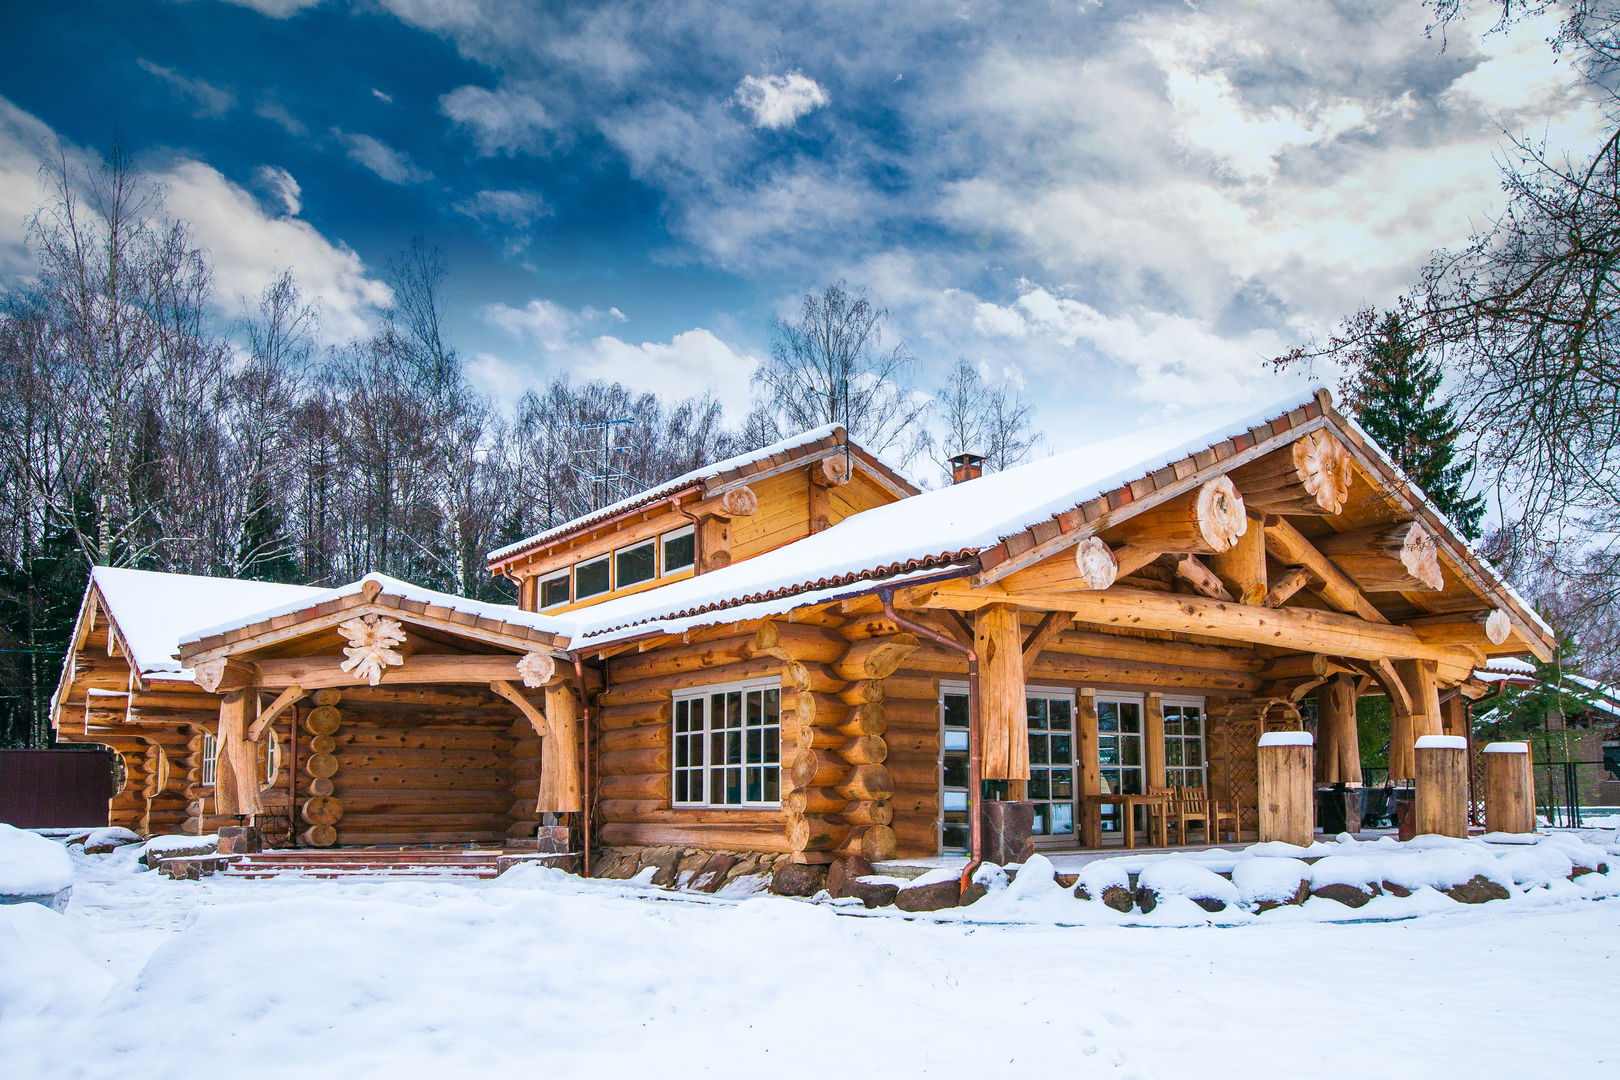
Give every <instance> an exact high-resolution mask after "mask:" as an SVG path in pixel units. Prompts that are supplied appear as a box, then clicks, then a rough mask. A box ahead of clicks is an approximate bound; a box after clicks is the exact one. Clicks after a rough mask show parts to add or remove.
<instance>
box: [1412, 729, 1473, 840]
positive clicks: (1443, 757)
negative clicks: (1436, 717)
mask: <svg viewBox="0 0 1620 1080" xmlns="http://www.w3.org/2000/svg"><path fill="white" fill-rule="evenodd" d="M1413 753H1414V755H1415V758H1416V761H1417V792H1416V794H1415V796H1414V799H1415V804H1414V806H1413V807H1412V813H1413V816H1414V818H1415V819H1416V828H1415V830H1414V831H1415V832H1416V834H1417V835H1419V836H1422V835H1423V834H1425V833H1431V834H1434V835H1436V836H1461V837H1466V836H1467V835H1468V740H1467V739H1465V738H1463V737H1462V736H1460V735H1423V736H1420V737H1419V738H1418V740H1417V745H1416V746H1415V747H1414V748H1413Z"/></svg>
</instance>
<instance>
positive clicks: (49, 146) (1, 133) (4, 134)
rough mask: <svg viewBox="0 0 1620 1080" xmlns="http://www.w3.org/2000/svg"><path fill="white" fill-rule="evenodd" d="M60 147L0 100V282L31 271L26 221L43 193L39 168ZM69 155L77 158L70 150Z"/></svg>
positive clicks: (46, 130)
mask: <svg viewBox="0 0 1620 1080" xmlns="http://www.w3.org/2000/svg"><path fill="white" fill-rule="evenodd" d="M59 145H60V144H59V143H58V141H57V138H56V133H55V132H53V131H52V130H51V129H50V128H49V127H48V126H46V125H45V124H43V123H41V122H40V121H39V120H38V119H37V118H35V117H34V116H32V115H31V114H29V113H26V112H24V111H23V110H21V109H19V108H17V107H16V106H15V105H13V104H12V103H11V102H10V101H8V100H6V99H5V98H4V97H0V283H3V282H4V281H5V280H7V279H10V278H14V277H21V276H27V275H30V274H32V273H33V271H34V259H33V256H31V255H30V254H29V253H28V248H27V246H26V240H27V234H26V222H27V219H28V217H29V215H30V214H32V213H33V212H34V209H35V208H36V207H37V206H39V204H40V200H41V198H42V196H43V193H44V192H43V188H42V186H41V178H40V172H39V169H40V165H42V164H43V163H44V162H46V161H48V160H50V159H51V158H53V157H55V156H56V154H57V152H58V148H59ZM69 154H70V157H72V158H77V157H78V156H79V155H78V154H77V153H76V152H75V151H73V150H72V149H71V148H69Z"/></svg>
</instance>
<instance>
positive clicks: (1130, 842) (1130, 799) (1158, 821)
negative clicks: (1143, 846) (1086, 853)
mask: <svg viewBox="0 0 1620 1080" xmlns="http://www.w3.org/2000/svg"><path fill="white" fill-rule="evenodd" d="M1080 798H1081V800H1082V801H1083V802H1084V803H1085V804H1086V812H1087V814H1088V815H1089V814H1091V813H1101V811H1102V808H1103V807H1104V806H1117V807H1119V808H1120V811H1121V813H1120V816H1121V817H1123V818H1124V819H1125V820H1124V822H1123V823H1122V826H1123V828H1124V831H1125V846H1126V847H1128V848H1134V847H1135V846H1136V808H1137V807H1138V806H1147V807H1158V808H1159V813H1158V814H1157V816H1155V815H1154V814H1153V813H1151V812H1150V813H1149V814H1148V827H1149V828H1150V829H1151V830H1152V834H1153V839H1154V840H1156V841H1158V846H1159V847H1169V846H1170V826H1169V821H1168V818H1169V815H1168V814H1167V813H1166V812H1165V808H1166V807H1167V806H1168V804H1169V802H1170V795H1169V793H1168V792H1161V793H1159V794H1157V795H1148V794H1140V795H1082V796H1081V797H1080ZM1100 839H1101V838H1100V835H1099V840H1100ZM1097 846H1098V847H1101V846H1102V844H1101V843H1098V845H1097Z"/></svg>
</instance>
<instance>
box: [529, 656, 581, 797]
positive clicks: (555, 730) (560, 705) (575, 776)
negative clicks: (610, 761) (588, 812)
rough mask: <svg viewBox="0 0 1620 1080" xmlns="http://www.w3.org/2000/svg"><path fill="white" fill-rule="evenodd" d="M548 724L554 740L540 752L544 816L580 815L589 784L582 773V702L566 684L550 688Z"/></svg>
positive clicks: (550, 686)
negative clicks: (580, 729) (586, 787)
mask: <svg viewBox="0 0 1620 1080" xmlns="http://www.w3.org/2000/svg"><path fill="white" fill-rule="evenodd" d="M546 721H547V722H548V723H549V724H550V726H551V732H552V734H553V736H555V737H554V738H552V739H549V740H547V742H546V744H545V745H544V746H543V747H542V748H541V751H540V795H539V798H538V801H537V802H536V804H535V808H536V809H537V810H539V811H540V812H541V813H552V814H577V813H579V812H580V811H582V810H584V809H585V785H584V781H583V778H582V777H581V776H580V770H579V762H580V758H579V751H580V746H579V741H580V739H579V701H578V699H577V698H576V697H575V696H574V691H573V688H572V687H570V686H568V684H566V683H552V684H551V685H549V686H547V687H546Z"/></svg>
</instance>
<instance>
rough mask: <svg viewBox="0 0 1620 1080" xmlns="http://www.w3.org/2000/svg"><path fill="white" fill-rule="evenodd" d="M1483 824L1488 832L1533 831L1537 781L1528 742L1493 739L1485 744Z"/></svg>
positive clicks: (1534, 828)
mask: <svg viewBox="0 0 1620 1080" xmlns="http://www.w3.org/2000/svg"><path fill="white" fill-rule="evenodd" d="M1484 752H1485V827H1486V828H1487V829H1489V830H1490V831H1491V832H1505V833H1529V832H1535V831H1536V782H1535V778H1534V776H1533V774H1532V773H1531V771H1530V744H1529V743H1524V742H1493V743H1491V744H1490V745H1489V746H1487V747H1485V751H1484Z"/></svg>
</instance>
